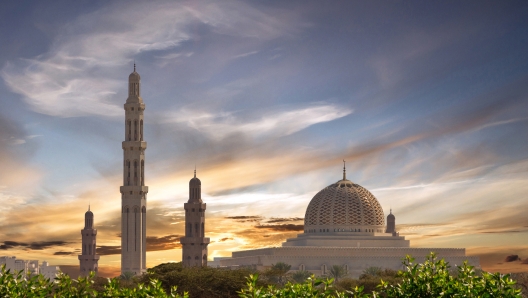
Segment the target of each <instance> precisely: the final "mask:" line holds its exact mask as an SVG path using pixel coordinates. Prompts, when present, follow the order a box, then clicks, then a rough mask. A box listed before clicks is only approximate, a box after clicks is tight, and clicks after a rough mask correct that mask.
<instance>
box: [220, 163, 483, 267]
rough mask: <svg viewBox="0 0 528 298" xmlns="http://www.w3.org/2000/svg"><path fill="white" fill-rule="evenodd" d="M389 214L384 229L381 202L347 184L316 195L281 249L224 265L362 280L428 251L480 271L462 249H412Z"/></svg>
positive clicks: (236, 255) (237, 256)
mask: <svg viewBox="0 0 528 298" xmlns="http://www.w3.org/2000/svg"><path fill="white" fill-rule="evenodd" d="M395 220H396V219H395V217H394V215H393V214H392V211H391V213H390V214H389V215H388V217H387V222H388V224H387V226H385V220H384V214H383V209H382V208H381V205H380V204H379V202H378V200H377V199H376V198H375V197H374V196H373V195H372V194H371V193H370V192H369V191H368V190H367V189H365V188H363V187H362V186H360V185H358V184H356V183H354V182H352V181H350V180H347V179H346V171H345V168H343V179H342V180H339V181H337V182H336V183H333V184H331V185H329V186H327V187H326V188H324V189H323V190H321V191H320V192H318V193H317V194H316V195H315V196H314V197H313V199H312V200H311V201H310V203H309V205H308V208H307V209H306V214H305V218H304V233H302V234H299V235H297V237H296V238H291V239H287V240H286V242H284V243H282V247H271V248H262V249H254V250H246V251H239V252H233V253H232V257H231V258H227V259H221V260H219V263H220V265H221V266H227V267H232V266H249V267H253V268H256V269H258V270H264V269H266V268H269V267H271V266H272V265H273V264H276V263H278V262H283V263H286V264H289V265H291V266H292V267H291V269H292V270H306V271H309V272H312V273H314V274H316V275H327V274H328V270H329V268H331V267H332V266H333V265H340V266H344V267H345V268H346V269H347V271H348V273H349V275H350V276H353V277H358V276H359V275H360V274H361V273H362V272H363V271H364V270H365V269H366V268H369V267H380V268H390V269H395V270H398V269H402V259H403V258H404V257H405V256H406V255H411V256H413V257H414V258H415V259H416V261H418V262H422V261H424V260H425V257H426V256H428V255H429V253H430V252H435V253H437V255H438V256H439V257H440V258H444V259H445V260H446V261H448V262H449V263H450V264H451V266H455V265H460V264H462V263H463V262H464V261H465V260H468V261H469V263H470V264H471V265H473V266H477V267H479V266H480V263H479V259H478V257H468V256H466V254H465V249H464V248H434V247H433V248H412V247H410V243H409V240H406V239H405V237H404V236H400V235H399V233H397V232H396V230H395V226H396V224H395Z"/></svg>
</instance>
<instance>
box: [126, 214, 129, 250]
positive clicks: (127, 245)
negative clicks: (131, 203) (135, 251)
mask: <svg viewBox="0 0 528 298" xmlns="http://www.w3.org/2000/svg"><path fill="white" fill-rule="evenodd" d="M129 213H130V209H128V206H127V207H126V231H127V234H126V239H127V241H126V243H127V247H126V250H127V251H128V223H129V221H128V215H129Z"/></svg>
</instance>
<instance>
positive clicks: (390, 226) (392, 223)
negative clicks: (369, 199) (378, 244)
mask: <svg viewBox="0 0 528 298" xmlns="http://www.w3.org/2000/svg"><path fill="white" fill-rule="evenodd" d="M385 233H391V234H393V235H394V234H395V233H396V218H395V217H394V214H392V209H391V210H390V213H389V215H387V229H386V230H385Z"/></svg>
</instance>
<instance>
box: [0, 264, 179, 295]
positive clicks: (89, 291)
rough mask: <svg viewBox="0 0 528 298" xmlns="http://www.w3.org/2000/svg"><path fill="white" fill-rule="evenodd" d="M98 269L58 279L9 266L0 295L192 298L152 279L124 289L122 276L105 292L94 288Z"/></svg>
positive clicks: (0, 274) (0, 275) (110, 282)
mask: <svg viewBox="0 0 528 298" xmlns="http://www.w3.org/2000/svg"><path fill="white" fill-rule="evenodd" d="M93 278H94V272H91V273H90V275H89V276H87V277H79V278H78V279H71V278H70V277H69V276H68V275H66V274H63V273H60V274H59V275H58V276H57V277H56V278H55V280H50V279H47V278H44V276H42V275H41V274H38V275H35V276H31V277H29V278H28V277H27V276H24V275H23V271H20V272H17V273H11V272H10V271H9V270H5V265H4V266H2V268H1V270H0V297H103V298H110V297H131V298H132V297H145V298H146V297H159V298H168V297H176V298H188V297H189V296H188V294H187V293H184V294H183V296H182V295H178V294H176V288H172V289H170V290H169V291H168V294H167V292H166V291H165V289H163V287H162V286H161V282H159V281H157V280H151V281H149V282H148V283H146V284H138V285H137V286H136V287H134V288H123V287H121V286H120V283H119V279H117V278H112V279H108V282H107V284H106V285H104V287H103V289H102V290H101V291H96V290H94V289H93Z"/></svg>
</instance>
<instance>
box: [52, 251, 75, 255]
mask: <svg viewBox="0 0 528 298" xmlns="http://www.w3.org/2000/svg"><path fill="white" fill-rule="evenodd" d="M77 254H78V253H77V252H74V251H56V252H54V253H53V255H54V256H74V255H77Z"/></svg>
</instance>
